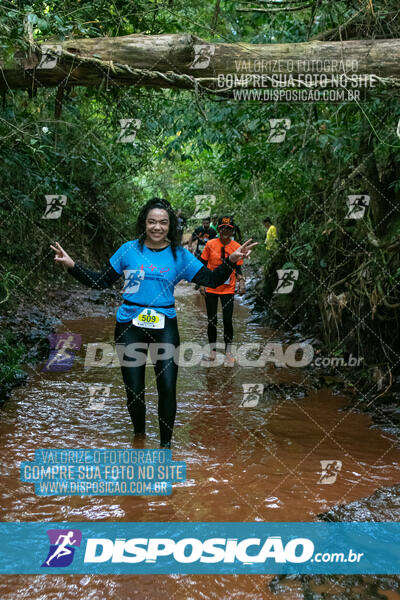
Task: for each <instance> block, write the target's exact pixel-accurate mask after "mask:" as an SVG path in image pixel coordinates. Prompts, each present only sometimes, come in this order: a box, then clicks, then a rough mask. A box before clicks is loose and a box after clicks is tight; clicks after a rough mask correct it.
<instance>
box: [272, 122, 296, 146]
mask: <svg viewBox="0 0 400 600" xmlns="http://www.w3.org/2000/svg"><path fill="white" fill-rule="evenodd" d="M269 126H270V128H271V130H270V132H269V135H268V139H267V142H270V143H271V144H280V143H282V142H284V141H285V137H286V132H287V131H288V130H289V129H290V126H291V120H290V119H270V120H269Z"/></svg>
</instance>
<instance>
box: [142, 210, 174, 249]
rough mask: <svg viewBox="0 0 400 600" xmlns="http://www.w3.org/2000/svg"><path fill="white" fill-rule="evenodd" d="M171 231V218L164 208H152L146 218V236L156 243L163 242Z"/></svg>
mask: <svg viewBox="0 0 400 600" xmlns="http://www.w3.org/2000/svg"><path fill="white" fill-rule="evenodd" d="M168 231H169V216H168V213H167V211H166V210H164V209H162V208H152V209H151V210H149V212H148V213H147V217H146V236H147V239H148V240H151V241H152V242H154V243H160V242H163V241H164V240H165V239H166V237H167V235H168Z"/></svg>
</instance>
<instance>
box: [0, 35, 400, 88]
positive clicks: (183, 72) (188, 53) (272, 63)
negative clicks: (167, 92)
mask: <svg viewBox="0 0 400 600" xmlns="http://www.w3.org/2000/svg"><path fill="white" fill-rule="evenodd" d="M46 46H47V48H49V49H50V51H47V52H46V51H43V53H44V54H46V53H47V54H51V52H52V53H53V54H54V53H55V52H56V51H57V52H58V53H59V56H58V57H57V63H56V65H55V66H54V67H52V68H43V60H42V66H40V62H41V58H42V56H41V52H42V51H41V50H40V48H41V47H40V46H39V47H36V46H35V47H33V48H32V52H31V54H30V56H29V57H26V56H22V55H19V56H18V55H17V54H16V55H15V57H14V59H13V61H12V64H10V62H9V61H8V62H7V64H4V63H3V62H1V61H0V67H1V77H0V90H6V89H16V88H25V89H28V88H31V89H32V88H35V87H57V86H59V85H63V86H75V85H82V86H94V87H97V86H99V85H100V84H101V83H102V82H105V83H108V82H114V83H115V84H117V85H138V86H149V87H155V88H176V89H193V88H194V87H199V88H200V89H205V90H209V91H213V90H214V92H215V91H216V92H218V93H221V92H222V93H223V89H222V88H225V89H226V86H225V83H226V79H225V76H226V75H230V74H233V75H235V74H236V75H238V76H239V78H240V77H245V76H246V75H248V74H249V73H254V74H257V75H260V76H271V75H277V74H280V75H282V74H289V73H290V74H292V75H293V76H299V74H300V75H301V74H307V73H309V74H313V73H321V72H325V73H327V74H328V75H330V74H331V73H339V74H341V73H344V72H347V73H348V74H352V73H354V74H366V75H375V76H377V77H379V78H385V81H386V84H389V85H391V86H392V87H393V86H395V87H397V86H400V39H388V40H352V41H345V42H329V41H310V42H302V43H296V44H256V45H252V44H245V43H238V44H225V43H223V44H220V43H218V44H212V43H210V42H207V41H204V40H202V39H200V38H197V37H195V36H193V35H190V34H167V35H153V36H145V35H128V36H124V37H115V38H108V37H106V38H94V39H89V38H88V39H73V40H68V41H64V42H54V41H52V42H49V43H48V44H46ZM202 56H203V58H202ZM199 57H200V58H199ZM278 61H280V62H278ZM311 61H318V63H315V64H314V68H312V62H311ZM324 61H325V67H324V68H325V69H326V70H325V71H324V70H323V68H322V67H321V64H322V63H323V62H324ZM344 61H346V64H347V66H345V65H344ZM327 65H328V66H327ZM349 65H352V67H350V66H349ZM218 76H219V77H220V79H219V80H218ZM381 83H382V82H381ZM232 87H237V88H239V87H264V88H266V87H273V86H272V85H271V81H270V80H268V77H265V80H264V81H263V82H262V83H261V84H260V83H258V84H256V85H254V84H251V83H247V84H243V82H242V83H241V82H240V81H236V82H235V79H233V85H232ZM298 87H304V86H303V85H302V84H299V85H298ZM399 89H400V87H397V90H399Z"/></svg>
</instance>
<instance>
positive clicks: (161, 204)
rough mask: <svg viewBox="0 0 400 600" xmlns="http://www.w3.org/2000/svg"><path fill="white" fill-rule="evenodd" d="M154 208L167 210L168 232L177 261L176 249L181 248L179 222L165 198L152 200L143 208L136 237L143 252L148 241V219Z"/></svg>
mask: <svg viewBox="0 0 400 600" xmlns="http://www.w3.org/2000/svg"><path fill="white" fill-rule="evenodd" d="M153 208H162V209H163V210H166V211H167V213H168V216H169V230H168V236H167V237H168V239H169V241H170V245H171V250H172V254H173V255H174V258H175V259H176V249H177V247H178V246H179V242H178V221H177V218H176V215H175V212H174V210H173V208H172V206H171V205H170V203H169V202H168V200H164V199H163V198H151V200H149V201H148V202H146V204H145V205H144V206H143V208H142V209H141V210H140V213H139V215H138V218H137V221H136V235H137V237H138V240H139V246H140V249H141V250H143V244H144V240H145V239H146V219H147V215H148V214H149V212H150V211H151V210H152V209H153Z"/></svg>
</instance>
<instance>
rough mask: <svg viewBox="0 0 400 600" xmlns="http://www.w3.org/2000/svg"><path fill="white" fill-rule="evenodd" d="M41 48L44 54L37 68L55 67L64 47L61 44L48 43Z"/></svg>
mask: <svg viewBox="0 0 400 600" xmlns="http://www.w3.org/2000/svg"><path fill="white" fill-rule="evenodd" d="M40 50H41V51H42V56H41V57H40V62H39V64H38V66H37V67H36V68H37V69H54V67H55V66H56V65H57V61H58V57H59V56H61V54H62V47H61V45H60V44H57V45H55V46H49V45H48V44H43V45H42V46H40Z"/></svg>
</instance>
